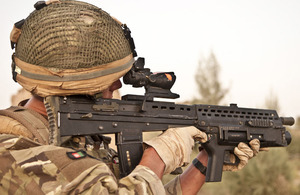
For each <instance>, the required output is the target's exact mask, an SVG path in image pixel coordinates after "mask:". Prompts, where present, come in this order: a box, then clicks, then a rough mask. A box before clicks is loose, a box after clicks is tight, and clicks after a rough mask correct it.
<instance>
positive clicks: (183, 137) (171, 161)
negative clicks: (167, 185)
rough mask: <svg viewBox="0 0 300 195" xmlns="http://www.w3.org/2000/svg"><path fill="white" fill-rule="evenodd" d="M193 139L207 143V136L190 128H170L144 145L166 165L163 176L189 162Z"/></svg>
mask: <svg viewBox="0 0 300 195" xmlns="http://www.w3.org/2000/svg"><path fill="white" fill-rule="evenodd" d="M193 139H196V140H198V141H200V142H201V143H204V142H206V141H207V135H206V133H204V132H202V131H200V130H199V129H197V128H195V127H192V126H191V127H183V128H171V129H168V130H167V131H165V132H164V133H162V134H161V135H159V136H158V137H155V138H153V139H151V140H149V141H145V142H144V143H145V144H146V145H149V146H151V147H153V148H154V149H155V150H156V152H157V153H158V155H159V156H160V158H161V159H162V160H163V162H164V163H165V165H166V167H165V170H164V174H167V173H170V172H172V171H173V170H175V169H176V168H177V167H181V166H185V165H187V164H188V163H189V162H190V155H191V153H192V149H193V146H194V140H193Z"/></svg>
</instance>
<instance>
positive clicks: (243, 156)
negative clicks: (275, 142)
mask: <svg viewBox="0 0 300 195" xmlns="http://www.w3.org/2000/svg"><path fill="white" fill-rule="evenodd" d="M249 145H250V147H251V148H250V147H249V146H248V145H247V144H245V143H243V142H241V143H239V145H238V146H237V147H235V149H234V154H235V155H236V156H237V157H238V158H239V159H240V163H239V164H238V165H224V166H223V171H238V170H241V169H242V168H244V167H245V166H246V165H247V163H248V161H249V160H250V159H251V158H253V157H254V156H256V155H257V154H258V152H259V151H262V150H264V151H266V150H267V148H260V142H259V140H258V139H253V140H251V141H250V142H249ZM230 161H231V162H232V163H234V161H235V156H234V155H231V157H230Z"/></svg>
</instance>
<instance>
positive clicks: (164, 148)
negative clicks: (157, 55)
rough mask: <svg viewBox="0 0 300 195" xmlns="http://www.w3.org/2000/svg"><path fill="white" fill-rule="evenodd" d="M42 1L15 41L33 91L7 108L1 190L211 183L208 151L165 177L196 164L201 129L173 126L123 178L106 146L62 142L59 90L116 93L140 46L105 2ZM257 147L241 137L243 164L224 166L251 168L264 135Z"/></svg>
mask: <svg viewBox="0 0 300 195" xmlns="http://www.w3.org/2000/svg"><path fill="white" fill-rule="evenodd" d="M35 7H36V10H35V11H34V12H32V13H31V14H30V15H29V17H28V18H27V19H26V20H24V21H21V22H18V23H16V24H15V27H14V29H13V31H12V33H11V41H12V46H16V50H15V54H13V63H12V69H13V78H14V80H15V81H17V82H18V83H19V84H20V85H22V87H23V88H25V89H26V90H28V91H30V92H31V93H32V94H33V96H32V97H31V98H30V99H29V100H28V101H25V102H23V103H22V105H21V106H17V107H11V108H8V109H6V110H2V111H0V123H1V126H0V161H1V165H0V180H1V185H0V193H1V194H23V193H28V194H69V193H70V194H195V193H196V192H197V191H199V189H200V188H201V186H202V185H203V184H204V182H205V166H206V165H207V153H206V152H205V151H204V150H202V151H200V153H199V154H198V156H197V158H196V160H195V162H196V163H195V165H191V166H190V167H188V168H187V170H186V171H185V172H184V173H183V174H182V175H180V176H178V177H176V178H175V179H174V180H172V181H171V182H170V183H168V184H167V185H166V186H163V184H162V182H161V178H162V176H163V175H164V174H168V173H170V172H171V171H173V170H174V169H176V168H177V167H180V166H183V165H186V164H187V163H189V162H190V159H189V158H190V154H191V151H192V147H193V145H194V139H197V140H199V141H201V142H205V141H207V137H206V134H205V133H203V132H201V131H199V130H198V129H196V128H194V127H190V128H185V129H180V128H177V129H169V130H167V131H166V132H165V133H163V134H162V135H160V136H158V137H156V138H153V139H151V140H150V141H147V142H145V150H144V154H143V157H142V159H141V162H140V163H139V165H138V166H137V167H136V168H135V169H134V170H133V171H132V173H131V174H130V175H128V176H127V177H124V178H122V179H120V180H119V181H118V180H117V179H116V177H115V175H114V174H113V172H115V171H116V170H115V169H114V167H113V166H112V165H111V164H108V165H109V166H107V164H106V163H105V162H103V161H105V160H106V158H103V157H106V156H105V155H104V156H103V155H102V154H100V155H99V150H98V149H99V147H94V148H93V149H90V148H87V144H86V139H87V138H86V137H76V136H74V137H71V138H69V139H68V140H65V142H64V143H63V144H61V145H58V142H57V140H56V139H55V137H56V133H57V132H53V131H51V130H50V129H51V128H50V126H51V125H53V124H52V123H51V121H52V119H51V117H53V116H52V115H53V109H55V108H53V107H52V106H49V105H50V102H49V101H50V99H51V96H53V95H58V96H66V95H75V94H85V95H91V96H93V95H95V94H97V95H101V96H102V97H103V98H111V97H112V92H113V91H114V90H116V89H119V88H120V87H121V82H120V80H119V78H120V77H122V76H123V75H124V74H125V73H126V72H127V71H128V70H129V69H130V68H131V66H132V64H133V62H134V56H135V51H134V47H133V43H132V39H131V37H130V36H128V29H127V27H126V25H123V24H121V23H120V22H119V21H118V20H116V19H114V18H112V17H111V16H110V15H109V14H107V13H106V12H104V11H103V10H101V9H100V8H98V7H95V6H93V5H90V4H88V3H84V2H80V1H73V0H50V1H47V2H38V3H37V4H36V5H35ZM124 32H125V33H124ZM126 32H127V34H126ZM45 105H46V106H45ZM46 108H47V109H46ZM52 122H53V121H52ZM90 138H91V139H92V140H95V139H98V138H99V137H90ZM95 145H97V144H95ZM250 145H251V147H252V148H249V147H248V146H247V145H246V144H243V143H241V144H240V145H239V146H238V147H237V148H236V150H235V154H236V155H237V156H238V157H239V158H240V160H241V162H240V164H239V165H238V166H237V167H234V166H230V167H224V169H226V170H237V169H241V168H242V167H243V166H245V165H246V164H247V162H248V159H250V158H252V157H253V156H254V155H256V154H257V153H258V151H259V142H258V140H254V141H253V142H252V143H250ZM97 150H98V151H97ZM109 152H113V151H111V150H110V151H109ZM105 154H107V153H105ZM91 155H93V156H94V157H91ZM111 169H112V170H113V172H112V171H111Z"/></svg>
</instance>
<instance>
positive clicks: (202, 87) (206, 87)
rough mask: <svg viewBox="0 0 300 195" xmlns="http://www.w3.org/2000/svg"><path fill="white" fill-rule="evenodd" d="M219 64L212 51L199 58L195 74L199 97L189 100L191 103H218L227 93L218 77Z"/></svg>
mask: <svg viewBox="0 0 300 195" xmlns="http://www.w3.org/2000/svg"><path fill="white" fill-rule="evenodd" d="M219 74H220V65H219V63H218V60H217V58H216V56H215V54H214V53H213V52H211V53H210V55H209V56H208V58H207V59H206V58H203V59H202V60H199V66H198V70H197V73H196V75H195V80H196V84H197V87H198V93H199V95H200V98H196V99H194V100H192V101H191V103H193V104H220V102H221V101H222V100H223V98H224V97H225V96H226V94H227V93H228V91H229V90H228V89H225V88H223V87H222V84H221V82H220V78H219Z"/></svg>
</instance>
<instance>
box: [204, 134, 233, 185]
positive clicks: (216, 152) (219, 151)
mask: <svg viewBox="0 0 300 195" xmlns="http://www.w3.org/2000/svg"><path fill="white" fill-rule="evenodd" d="M202 146H203V148H204V149H205V151H206V152H207V154H208V162H207V169H206V177H205V181H206V182H219V181H221V180H222V173H223V164H224V157H225V153H226V151H233V149H234V146H225V145H219V144H218V139H217V135H216V134H212V136H211V137H210V140H209V141H207V142H206V143H204V144H202Z"/></svg>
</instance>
